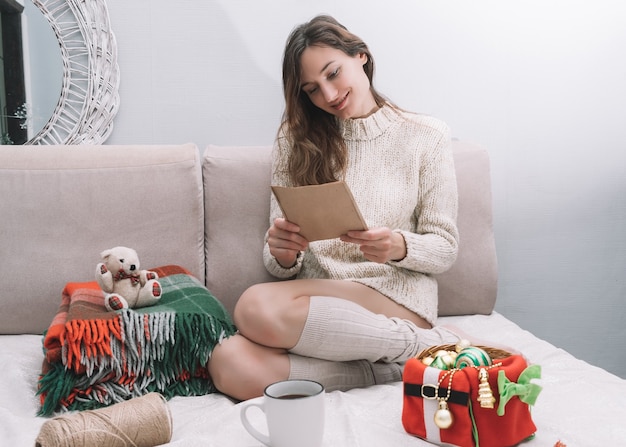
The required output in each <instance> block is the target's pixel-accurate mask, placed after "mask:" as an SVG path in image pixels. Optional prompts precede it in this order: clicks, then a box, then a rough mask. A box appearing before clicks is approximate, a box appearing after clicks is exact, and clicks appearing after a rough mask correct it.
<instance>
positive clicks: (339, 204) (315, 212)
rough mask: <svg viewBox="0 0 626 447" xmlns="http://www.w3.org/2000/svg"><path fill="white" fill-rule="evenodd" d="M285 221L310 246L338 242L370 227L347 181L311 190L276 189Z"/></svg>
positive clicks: (300, 187) (297, 188)
mask: <svg viewBox="0 0 626 447" xmlns="http://www.w3.org/2000/svg"><path fill="white" fill-rule="evenodd" d="M272 191H273V192H274V195H275V196H276V199H277V200H278V204H279V205H280V208H281V210H282V211H283V215H284V216H285V219H287V220H288V221H290V222H293V223H295V224H297V225H298V226H299V227H300V234H302V236H304V237H305V238H306V239H307V240H308V241H309V242H313V241H319V240H324V239H334V238H336V237H339V236H341V235H342V234H346V233H347V232H348V231H350V230H367V225H366V223H365V221H364V220H363V216H361V212H360V211H359V208H358V207H357V205H356V202H355V201H354V197H353V196H352V193H351V192H350V189H348V186H347V185H346V184H345V182H343V181H339V182H332V183H324V184H323V185H310V186H296V187H284V186H272Z"/></svg>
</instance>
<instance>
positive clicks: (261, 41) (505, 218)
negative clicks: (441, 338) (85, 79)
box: [108, 0, 626, 377]
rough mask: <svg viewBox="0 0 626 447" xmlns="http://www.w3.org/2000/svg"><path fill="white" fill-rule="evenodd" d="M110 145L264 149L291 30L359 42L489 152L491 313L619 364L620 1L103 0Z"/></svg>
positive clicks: (623, 183) (405, 96) (426, 105)
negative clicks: (115, 55)
mask: <svg viewBox="0 0 626 447" xmlns="http://www.w3.org/2000/svg"><path fill="white" fill-rule="evenodd" d="M108 5H109V12H110V15H111V22H112V27H113V30H114V32H115V34H116V36H117V42H118V46H119V63H120V69H121V88H120V93H121V107H120V111H119V114H118V116H117V119H116V121H115V128H114V131H113V134H112V136H111V137H110V139H109V140H108V143H110V144H116V143H119V144H124V143H181V142H187V141H191V142H194V143H196V144H197V145H198V146H199V147H201V148H202V147H204V146H205V145H206V144H208V143H215V144H271V142H272V140H273V137H274V134H275V131H276V127H277V125H278V122H279V119H280V115H281V113H282V96H281V84H280V77H281V74H280V63H281V55H282V49H283V44H284V41H285V38H286V37H287V34H288V33H289V31H290V30H291V29H292V27H293V26H294V25H296V24H298V23H300V22H302V21H305V20H307V19H309V18H311V17H312V16H313V15H315V14H317V13H320V12H328V13H331V14H333V15H335V16H336V17H337V18H338V19H339V20H340V21H342V22H343V23H344V24H345V25H347V26H348V27H349V28H350V29H351V30H352V31H354V32H356V33H357V34H359V35H360V36H361V37H363V38H364V39H365V40H366V41H367V42H368V44H369V46H370V48H371V50H372V51H373V53H374V56H375V58H376V62H377V64H378V72H377V78H376V83H377V86H378V87H379V89H380V90H381V91H382V92H384V93H385V94H387V95H388V96H389V97H390V98H391V99H393V100H394V101H395V102H396V103H398V104H399V105H401V106H403V107H405V108H407V109H411V110H415V111H420V112H425V113H429V114H432V115H435V116H437V117H439V118H442V119H444V120H446V121H447V122H448V123H449V124H450V126H451V127H452V129H453V133H454V135H455V136H456V137H457V138H460V139H463V140H468V141H473V142H477V143H480V144H482V145H483V146H485V147H486V148H487V149H488V150H489V152H490V156H491V161H492V182H493V192H494V212H495V232H496V239H497V249H498V257H499V269H500V282H499V297H498V304H497V310H498V311H499V312H501V313H502V314H504V315H505V316H507V317H508V318H510V319H512V320H513V321H515V322H517V323H518V324H520V325H521V326H522V327H524V328H526V329H528V330H530V331H532V332H533V333H535V334H536V335H538V336H540V337H542V338H545V339H547V340H548V341H550V342H552V343H554V344H556V345H557V346H560V347H563V348H565V349H567V350H568V351H570V352H572V353H573V354H575V355H576V356H578V357H580V358H583V359H585V360H587V361H589V362H591V363H594V364H597V365H599V366H602V367H604V368H606V369H608V370H609V371H612V372H614V373H616V374H618V375H620V376H622V377H626V358H625V357H624V356H623V355H622V354H620V353H621V352H624V349H625V348H626V325H625V324H624V321H625V320H626V302H625V299H626V280H625V279H624V277H625V276H626V236H625V233H626V175H625V174H626V169H625V168H626V125H625V124H624V119H625V118H626V57H625V55H626V26H625V25H624V24H625V22H626V6H622V5H623V2H622V1H621V0H615V1H609V0H596V1H593V2H591V1H566V0H563V1H550V0H531V1H529V0H526V1H505V0H493V1H485V0H473V1H471V2H470V1H466V0H437V1H435V0H431V1H424V0H411V1H408V0H407V1H399V0H386V1H374V0H332V1H329V0H318V1H316V2H295V1H291V0H282V1H281V0H273V1H270V0H266V1H260V0H257V1H254V0H249V1H242V0H222V1H208V0H205V1H198V0H180V1H177V2H171V1H164V0H133V1H127V0H109V1H108Z"/></svg>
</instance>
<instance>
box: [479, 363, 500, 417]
mask: <svg viewBox="0 0 626 447" xmlns="http://www.w3.org/2000/svg"><path fill="white" fill-rule="evenodd" d="M478 379H479V380H480V384H479V385H478V403H480V406H481V408H493V407H494V404H495V403H496V398H495V397H493V391H491V387H490V386H489V373H487V370H486V369H485V368H480V370H479V371H478Z"/></svg>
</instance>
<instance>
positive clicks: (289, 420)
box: [241, 380, 324, 447]
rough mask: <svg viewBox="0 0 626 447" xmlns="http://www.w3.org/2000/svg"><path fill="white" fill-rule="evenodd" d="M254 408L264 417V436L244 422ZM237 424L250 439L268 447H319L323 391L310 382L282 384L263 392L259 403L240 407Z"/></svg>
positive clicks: (248, 421)
mask: <svg viewBox="0 0 626 447" xmlns="http://www.w3.org/2000/svg"><path fill="white" fill-rule="evenodd" d="M253 407H256V408H259V409H260V410H261V411H262V412H263V413H264V414H265V419H266V421H267V429H268V434H267V435H266V434H264V433H261V432H260V431H259V430H257V429H256V428H255V427H253V426H252V424H251V423H250V420H249V419H248V410H250V409H251V408H253ZM241 422H242V423H243V426H244V427H245V428H246V430H248V433H250V434H251V435H252V436H254V437H255V438H256V439H258V440H259V441H261V442H262V443H263V444H265V445H268V446H271V447H294V446H298V447H319V446H321V445H322V438H323V436H324V387H323V386H322V385H321V384H319V383H317V382H313V381H311V380H284V381H282V382H276V383H273V384H271V385H269V386H268V387H267V388H265V391H264V392H263V399H262V400H259V401H252V402H247V403H244V404H243V406H242V408H241Z"/></svg>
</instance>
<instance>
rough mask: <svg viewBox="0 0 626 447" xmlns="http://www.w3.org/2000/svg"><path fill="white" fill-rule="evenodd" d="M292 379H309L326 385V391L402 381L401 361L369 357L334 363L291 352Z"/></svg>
mask: <svg viewBox="0 0 626 447" xmlns="http://www.w3.org/2000/svg"><path fill="white" fill-rule="evenodd" d="M289 362H290V372H289V378H290V379H308V380H315V381H316V382H319V383H321V384H322V385H324V388H325V389H326V391H329V392H330V391H336V390H338V391H347V390H351V389H353V388H365V387H368V386H372V385H380V384H383V383H390V382H397V381H399V380H402V366H400V365H399V364H397V363H371V362H368V361H367V360H352V361H350V362H333V361H330V360H322V359H315V358H312V357H303V356H300V355H295V354H289Z"/></svg>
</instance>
